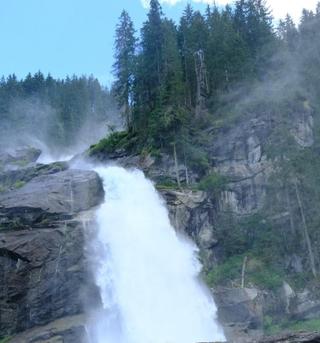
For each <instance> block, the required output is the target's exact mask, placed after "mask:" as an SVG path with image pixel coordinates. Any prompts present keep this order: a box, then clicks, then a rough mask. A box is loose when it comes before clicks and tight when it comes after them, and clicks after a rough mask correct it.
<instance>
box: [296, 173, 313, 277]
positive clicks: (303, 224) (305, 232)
mask: <svg viewBox="0 0 320 343" xmlns="http://www.w3.org/2000/svg"><path fill="white" fill-rule="evenodd" d="M294 187H295V191H296V196H297V201H298V205H299V210H300V215H301V219H302V226H303V232H304V237H305V240H306V243H307V248H308V253H309V260H310V266H311V271H312V274H313V276H314V277H316V276H317V271H316V264H315V259H314V254H313V251H312V245H311V240H310V236H309V231H308V227H307V222H306V217H305V215H304V211H303V207H302V201H301V197H300V192H299V188H298V182H297V179H295V180H294Z"/></svg>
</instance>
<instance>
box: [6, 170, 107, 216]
mask: <svg viewBox="0 0 320 343" xmlns="http://www.w3.org/2000/svg"><path fill="white" fill-rule="evenodd" d="M103 195H104V193H103V187H102V184H101V180H100V178H99V176H98V175H97V174H96V173H95V172H93V171H84V170H66V171H62V172H58V173H55V174H51V175H41V176H38V177H35V178H33V179H32V180H31V181H30V182H28V183H26V184H25V185H24V186H22V187H21V188H19V189H15V190H13V191H11V192H6V193H3V194H0V206H1V207H4V208H21V207H23V208H25V207H26V208H40V209H41V210H43V211H45V212H48V213H51V214H52V213H76V212H80V211H85V210H88V209H90V208H91V207H93V206H96V205H98V204H99V203H100V202H101V201H102V199H103Z"/></svg>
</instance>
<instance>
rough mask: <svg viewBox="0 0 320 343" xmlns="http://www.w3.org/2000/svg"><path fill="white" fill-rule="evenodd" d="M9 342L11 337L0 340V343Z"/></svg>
mask: <svg viewBox="0 0 320 343" xmlns="http://www.w3.org/2000/svg"><path fill="white" fill-rule="evenodd" d="M10 340H11V337H3V338H0V343H9V342H10Z"/></svg>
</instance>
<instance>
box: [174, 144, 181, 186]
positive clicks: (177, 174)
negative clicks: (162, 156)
mask: <svg viewBox="0 0 320 343" xmlns="http://www.w3.org/2000/svg"><path fill="white" fill-rule="evenodd" d="M173 157H174V166H175V169H176V178H177V183H178V187H179V188H181V182H180V176H179V164H178V158H177V149H176V143H173Z"/></svg>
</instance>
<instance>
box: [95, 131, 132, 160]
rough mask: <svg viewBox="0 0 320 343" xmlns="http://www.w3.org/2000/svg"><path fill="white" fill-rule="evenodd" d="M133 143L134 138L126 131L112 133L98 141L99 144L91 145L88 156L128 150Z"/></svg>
mask: <svg viewBox="0 0 320 343" xmlns="http://www.w3.org/2000/svg"><path fill="white" fill-rule="evenodd" d="M134 142H135V137H134V136H132V135H130V134H129V133H128V132H127V131H120V132H113V133H111V134H110V135H109V136H108V137H106V138H103V139H101V140H100V142H99V143H97V144H95V145H92V146H91V147H90V150H89V155H95V154H97V153H113V152H115V151H116V150H117V149H124V150H130V148H132V146H133V144H134Z"/></svg>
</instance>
